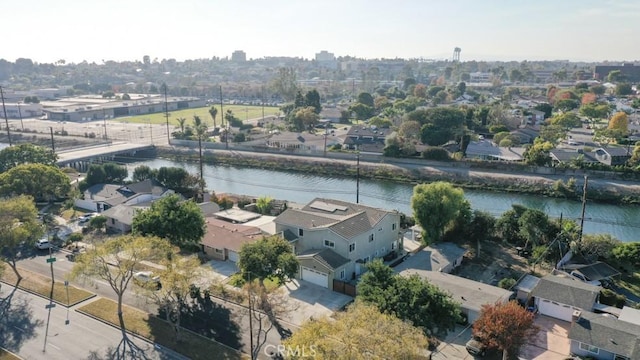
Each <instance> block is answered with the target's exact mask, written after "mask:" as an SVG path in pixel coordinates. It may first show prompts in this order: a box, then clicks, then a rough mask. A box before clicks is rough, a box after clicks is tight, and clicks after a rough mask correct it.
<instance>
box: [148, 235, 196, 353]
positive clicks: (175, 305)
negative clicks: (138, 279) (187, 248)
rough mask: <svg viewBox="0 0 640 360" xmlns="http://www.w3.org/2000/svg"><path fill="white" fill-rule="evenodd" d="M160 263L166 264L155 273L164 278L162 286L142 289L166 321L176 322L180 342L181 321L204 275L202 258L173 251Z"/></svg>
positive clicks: (177, 337)
mask: <svg viewBox="0 0 640 360" xmlns="http://www.w3.org/2000/svg"><path fill="white" fill-rule="evenodd" d="M165 246H166V245H165ZM159 264H160V265H162V266H164V270H160V271H158V272H157V273H155V274H154V275H157V276H158V277H159V278H160V284H161V285H162V286H161V287H160V289H158V287H157V285H155V284H153V283H152V282H148V283H147V284H142V285H143V286H142V289H143V290H144V292H145V293H146V295H147V296H148V297H149V298H151V299H152V300H153V302H154V303H155V304H156V305H157V306H158V310H159V312H160V313H161V314H163V315H164V317H165V320H166V321H167V322H168V323H170V324H172V325H173V328H174V334H175V336H176V341H177V342H180V341H181V340H182V339H181V334H182V331H181V329H182V327H181V326H180V321H181V318H182V314H183V313H184V312H185V310H186V308H187V307H188V305H189V302H188V301H189V299H190V295H191V291H192V287H193V284H194V283H196V281H197V280H198V279H199V277H200V276H201V274H200V261H199V260H198V258H197V257H195V256H189V257H184V256H181V255H179V254H178V253H177V252H176V251H174V250H171V251H170V256H167V257H166V258H161V259H160V262H159Z"/></svg>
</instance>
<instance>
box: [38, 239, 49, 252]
mask: <svg viewBox="0 0 640 360" xmlns="http://www.w3.org/2000/svg"><path fill="white" fill-rule="evenodd" d="M51 247H53V245H52V244H51V243H50V242H49V239H40V240H38V241H36V248H37V249H39V250H47V249H50V248H51Z"/></svg>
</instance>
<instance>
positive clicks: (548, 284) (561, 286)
mask: <svg viewBox="0 0 640 360" xmlns="http://www.w3.org/2000/svg"><path fill="white" fill-rule="evenodd" d="M599 293H600V287H598V286H593V285H589V284H586V283H584V282H582V281H579V280H573V279H570V278H565V277H560V276H555V275H547V276H545V277H543V278H542V279H540V281H538V284H537V285H536V287H535V288H533V291H532V292H531V296H535V297H539V298H543V299H547V300H552V301H555V302H558V303H562V304H566V305H571V306H574V307H577V308H580V309H582V310H586V311H589V310H591V309H592V308H593V304H594V303H595V302H596V298H597V297H598V294H599Z"/></svg>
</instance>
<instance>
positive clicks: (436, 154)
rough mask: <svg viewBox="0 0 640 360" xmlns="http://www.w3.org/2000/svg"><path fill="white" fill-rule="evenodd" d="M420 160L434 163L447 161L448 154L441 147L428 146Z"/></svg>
mask: <svg viewBox="0 0 640 360" xmlns="http://www.w3.org/2000/svg"><path fill="white" fill-rule="evenodd" d="M422 158H423V159H427V160H436V161H449V160H451V158H450V157H449V152H448V151H447V150H445V149H443V148H441V147H437V146H429V147H427V148H426V149H424V151H423V152H422Z"/></svg>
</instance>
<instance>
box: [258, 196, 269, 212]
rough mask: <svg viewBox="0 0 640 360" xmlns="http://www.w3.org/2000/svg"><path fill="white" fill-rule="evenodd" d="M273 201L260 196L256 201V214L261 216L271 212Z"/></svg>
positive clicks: (267, 197)
mask: <svg viewBox="0 0 640 360" xmlns="http://www.w3.org/2000/svg"><path fill="white" fill-rule="evenodd" d="M272 203H273V199H272V198H271V197H269V196H261V197H259V198H258V201H256V208H257V209H258V212H259V213H260V214H263V215H268V214H269V212H270V211H271V207H272Z"/></svg>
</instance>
